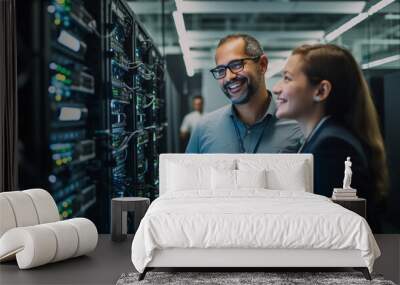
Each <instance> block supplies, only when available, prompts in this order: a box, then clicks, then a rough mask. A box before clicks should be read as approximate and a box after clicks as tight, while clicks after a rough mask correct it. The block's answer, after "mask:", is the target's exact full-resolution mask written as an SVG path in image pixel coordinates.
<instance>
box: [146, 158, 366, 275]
mask: <svg viewBox="0 0 400 285" xmlns="http://www.w3.org/2000/svg"><path fill="white" fill-rule="evenodd" d="M246 156H247V157H248V156H252V157H255V156H257V158H263V159H267V158H272V157H273V158H274V159H276V158H277V157H278V156H279V158H282V159H291V160H305V161H307V163H308V164H309V171H308V173H305V175H306V176H307V178H308V180H309V188H308V189H306V191H307V192H313V184H312V181H313V157H312V155H311V154H296V155H293V154H256V155H254V154H252V155H249V154H218V155H215V154H212V155H211V154H208V155H207V154H201V155H198V154H162V155H160V195H162V194H163V193H165V191H166V189H165V188H163V186H164V185H165V184H166V179H168V177H167V173H166V172H167V167H166V164H167V161H171V160H175V161H177V160H182V159H191V160H192V159H198V160H203V159H206V160H209V161H210V160H213V159H221V158H224V159H237V158H239V157H242V158H245V157H246ZM189 157H190V158H189ZM199 267H200V268H221V267H222V268H236V269H238V270H240V271H246V268H247V269H250V268H282V267H284V268H338V267H340V268H343V267H350V268H353V269H355V270H358V271H361V272H362V273H363V275H364V277H365V278H366V279H367V280H371V276H370V273H369V270H368V268H367V267H366V264H365V262H364V260H363V259H362V257H361V252H360V251H359V250H329V249H254V248H251V249H249V248H243V249H240V248H222V249H221V248H218V249H216V248H209V249H197V248H169V249H162V250H160V249H158V250H156V251H155V252H154V256H153V259H152V260H151V262H150V263H149V264H148V265H147V267H146V268H145V270H144V271H143V273H141V274H140V275H139V280H143V279H144V277H145V275H146V273H147V272H148V271H150V270H153V269H155V268H199Z"/></svg>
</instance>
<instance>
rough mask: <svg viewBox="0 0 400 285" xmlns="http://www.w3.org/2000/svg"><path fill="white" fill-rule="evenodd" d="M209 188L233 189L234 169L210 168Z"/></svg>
mask: <svg viewBox="0 0 400 285" xmlns="http://www.w3.org/2000/svg"><path fill="white" fill-rule="evenodd" d="M211 188H212V189H213V190H218V189H227V190H235V189H236V170H231V169H215V168H211Z"/></svg>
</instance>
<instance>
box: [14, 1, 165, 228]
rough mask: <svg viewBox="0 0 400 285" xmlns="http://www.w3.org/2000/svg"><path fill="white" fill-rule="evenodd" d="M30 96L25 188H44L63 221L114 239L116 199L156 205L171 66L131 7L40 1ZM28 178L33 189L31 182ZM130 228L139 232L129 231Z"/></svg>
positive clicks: (35, 6)
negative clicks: (79, 220)
mask: <svg viewBox="0 0 400 285" xmlns="http://www.w3.org/2000/svg"><path fill="white" fill-rule="evenodd" d="M31 5H32V11H34V12H33V14H32V24H33V29H34V33H33V34H34V36H33V38H34V39H35V40H34V42H33V44H32V48H33V50H34V52H33V54H34V56H33V63H34V68H33V72H32V76H33V78H32V87H31V88H30V90H32V96H31V97H30V98H29V101H26V96H24V97H25V98H24V100H22V101H23V104H24V105H25V109H26V110H29V114H24V116H25V115H28V116H29V119H28V120H24V123H23V124H22V125H23V131H22V132H21V135H20V140H21V142H22V143H23V145H24V146H25V148H26V149H28V148H29V151H27V152H25V153H26V155H25V157H24V158H23V159H22V160H21V161H20V165H23V166H26V165H32V166H33V167H32V169H33V170H32V169H29V170H28V171H26V172H25V173H21V176H20V177H21V179H20V188H29V187H43V188H45V189H47V190H49V192H50V193H51V195H52V196H53V197H54V198H55V200H56V202H57V205H58V207H59V210H60V215H61V217H62V218H64V219H65V218H71V217H75V216H86V217H89V218H91V219H92V220H93V221H94V222H95V224H96V225H97V227H98V230H99V232H103V233H106V232H109V230H110V212H111V211H110V202H111V199H112V198H113V197H124V196H142V197H149V198H150V199H154V198H156V197H157V196H158V191H157V190H158V154H159V153H160V152H164V151H165V148H166V140H165V134H166V131H165V129H166V117H165V91H164V89H165V88H164V60H163V58H162V56H161V54H160V52H159V51H158V49H157V47H156V46H155V44H154V42H153V41H152V39H151V38H150V36H149V34H148V33H147V32H146V30H145V28H144V27H143V26H142V25H141V23H140V22H139V21H138V18H137V17H136V15H135V14H134V12H133V11H132V10H131V9H130V8H129V6H128V5H127V3H126V2H125V1H124V0H100V1H81V0H48V1H40V0H35V1H32V2H31ZM28 178H29V179H28ZM132 225H133V223H132Z"/></svg>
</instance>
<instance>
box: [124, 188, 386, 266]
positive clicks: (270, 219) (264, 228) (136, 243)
mask: <svg viewBox="0 0 400 285" xmlns="http://www.w3.org/2000/svg"><path fill="white" fill-rule="evenodd" d="M216 194H217V195H218V196H216ZM165 248H274V249H279V248H290V249H296V248H301V249H358V250H360V251H361V256H362V258H363V259H364V260H365V264H366V266H367V267H368V269H369V270H370V272H372V267H373V263H374V261H375V259H376V258H377V257H379V256H380V251H379V248H378V246H377V244H376V241H375V239H374V237H373V235H372V232H371V230H370V228H369V226H368V223H367V222H366V221H365V219H364V218H362V217H360V216H359V215H357V214H355V213H353V212H351V211H349V210H347V209H344V208H342V207H341V206H339V205H337V204H335V203H333V202H331V201H330V200H329V199H328V198H326V197H323V196H320V195H315V194H311V193H307V192H299V191H278V190H274V191H272V190H265V189H246V190H243V189H242V190H240V191H229V190H226V191H218V193H215V192H214V193H211V192H210V193H207V192H204V191H203V192H199V191H183V192H179V193H177V192H171V193H166V194H164V195H163V196H161V197H160V198H158V199H156V200H155V201H154V202H153V203H152V204H151V206H150V208H149V209H148V211H147V213H146V215H145V217H144V218H143V219H142V221H141V223H140V226H139V228H138V230H137V232H136V235H135V237H134V240H133V243H132V262H133V264H134V266H135V268H136V269H137V270H138V271H139V272H143V270H144V268H145V267H146V265H147V264H148V263H149V262H150V261H151V260H152V258H153V252H154V250H155V249H165Z"/></svg>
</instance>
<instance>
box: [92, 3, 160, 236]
mask: <svg viewBox="0 0 400 285" xmlns="http://www.w3.org/2000/svg"><path fill="white" fill-rule="evenodd" d="M90 8H91V9H92V10H93V12H92V13H93V14H94V15H95V16H96V20H97V22H99V23H101V26H100V27H99V29H100V31H101V35H102V37H101V44H99V45H97V46H98V47H99V50H98V51H97V52H96V53H95V54H97V55H98V58H97V60H95V61H97V62H99V63H101V68H99V69H98V70H97V72H98V74H97V77H98V78H101V80H100V81H99V82H98V84H96V86H97V87H96V93H97V94H98V96H99V97H100V98H101V106H99V107H98V108H97V109H99V110H102V111H101V112H98V113H97V119H96V121H97V122H100V124H99V125H98V126H97V130H96V132H95V133H96V142H97V143H96V149H97V157H98V158H99V159H100V161H101V163H100V164H101V165H102V167H101V169H100V170H99V171H98V172H97V175H98V176H97V180H98V181H99V185H100V186H99V191H98V193H99V201H100V203H99V207H100V211H99V213H101V216H100V217H99V220H101V221H102V223H101V228H102V231H108V230H109V227H110V224H109V222H110V200H111V199H112V198H113V197H124V196H141V197H149V198H151V199H154V198H155V197H157V194H156V193H157V191H156V187H157V186H158V178H157V179H156V178H154V177H157V175H158V174H157V173H158V164H157V169H156V170H154V165H155V162H154V161H155V160H157V161H158V153H159V150H161V149H162V148H161V147H159V146H158V144H159V143H160V142H161V140H160V138H161V137H163V138H164V136H165V132H164V131H163V130H164V127H162V126H163V125H162V124H161V123H160V122H159V121H160V119H158V117H157V114H154V113H155V112H160V110H161V108H164V107H165V104H164V103H163V102H164V101H165V99H164V96H165V95H163V94H162V92H163V90H164V89H163V87H162V85H163V84H164V78H163V70H164V68H163V66H164V63H163V59H162V57H161V55H160V53H159V51H158V49H157V47H156V46H155V44H154V42H153V41H152V39H151V38H150V36H149V35H148V33H147V32H146V31H145V29H144V27H143V26H142V25H141V24H140V22H139V21H138V19H137V17H136V15H135V14H134V12H133V11H132V10H131V9H130V8H129V6H128V5H127V4H126V2H125V1H123V0H104V1H99V2H98V4H97V5H93V6H91V7H90ZM157 84H159V85H157ZM155 85H157V86H156V87H154V86H155ZM149 112H151V113H152V114H153V115H150V113H149ZM163 113H164V114H165V111H164V112H163ZM163 119H164V120H166V118H165V116H164V118H163ZM165 124H166V123H165V122H164V125H165ZM154 130H156V131H158V136H157V139H155V140H154V139H153V134H154V133H155V132H154ZM161 130H162V131H163V134H162V136H161V135H160V134H159V133H160V132H161ZM162 143H164V142H162ZM165 143H166V142H165ZM155 145H156V146H155ZM149 149H151V150H152V151H151V152H149Z"/></svg>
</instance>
